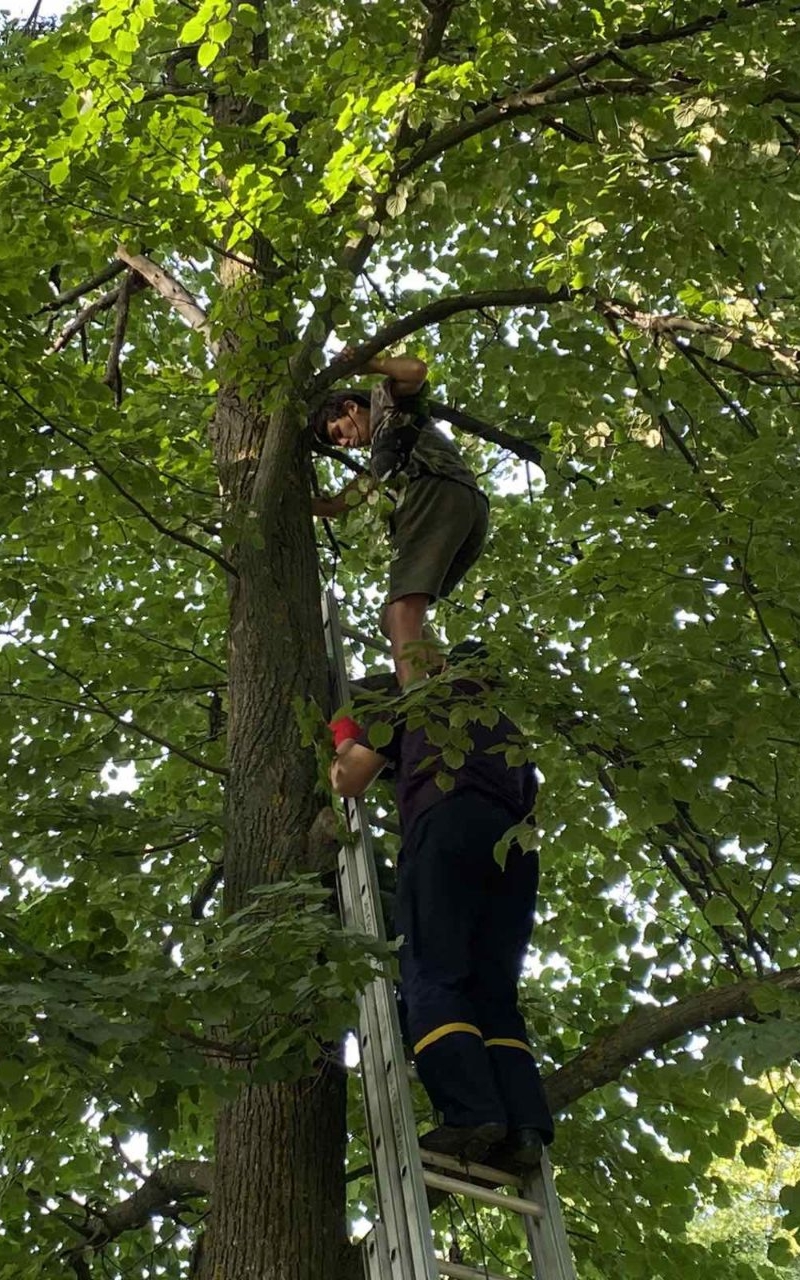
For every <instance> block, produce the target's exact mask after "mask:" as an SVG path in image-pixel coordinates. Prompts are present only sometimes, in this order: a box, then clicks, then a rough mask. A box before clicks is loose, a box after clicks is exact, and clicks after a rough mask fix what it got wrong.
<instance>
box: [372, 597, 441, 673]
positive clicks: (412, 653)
mask: <svg viewBox="0 0 800 1280" xmlns="http://www.w3.org/2000/svg"><path fill="white" fill-rule="evenodd" d="M430 599H431V598H430V596H428V595H421V594H419V593H417V594H415V595H410V596H401V597H400V599H399V600H392V602H391V604H387V605H386V607H385V608H384V610H383V615H382V617H381V630H382V631H383V634H384V635H385V636H387V637H388V639H389V643H390V644H391V646H392V657H393V658H394V668H395V671H396V672H397V681H398V684H399V685H400V687H401V688H402V689H404V688H405V687H406V685H407V684H410V683H411V682H412V681H413V680H419V679H420V678H421V677H422V676H423V675H424V674H425V671H426V670H427V665H428V664H427V662H426V660H425V653H424V651H423V649H422V641H423V639H424V638H426V637H424V635H423V628H424V623H425V614H426V612H427V609H428V605H429V604H430ZM409 645H410V646H411V648H410V649H408V650H407V646H409Z"/></svg>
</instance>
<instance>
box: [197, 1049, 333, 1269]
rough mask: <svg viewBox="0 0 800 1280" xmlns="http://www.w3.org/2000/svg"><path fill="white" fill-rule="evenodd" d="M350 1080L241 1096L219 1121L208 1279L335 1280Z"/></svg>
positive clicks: (323, 1078)
mask: <svg viewBox="0 0 800 1280" xmlns="http://www.w3.org/2000/svg"><path fill="white" fill-rule="evenodd" d="M343 1077H344V1073H343V1072H341V1071H339V1070H338V1069H337V1068H335V1067H334V1068H329V1069H328V1070H327V1071H326V1072H324V1073H322V1074H321V1075H319V1076H317V1077H316V1078H315V1079H307V1080H301V1081H300V1082H299V1083H297V1084H294V1085H284V1084H277V1085H272V1086H265V1085H261V1086H258V1087H254V1088H251V1089H246V1090H244V1091H243V1092H242V1093H241V1094H240V1096H239V1098H238V1099H237V1101H236V1102H235V1103H234V1104H233V1106H231V1107H229V1108H228V1110H227V1111H226V1112H225V1114H224V1115H223V1116H222V1118H221V1120H220V1124H219V1126H218V1136H217V1152H216V1178H215V1184H214V1196H213V1207H212V1215H211V1220H210V1224H209V1230H208V1236H207V1241H206V1246H205V1249H204V1255H203V1271H202V1273H201V1274H202V1276H203V1278H204V1280H205V1278H206V1277H207V1280H212V1278H213V1280H322V1278H323V1277H330V1278H331V1280H335V1278H336V1277H337V1275H339V1274H340V1272H341V1259H342V1257H343V1250H344V1248H345V1233H344V1226H345V1224H344V1161H343V1158H342V1157H343V1144H344V1140H345V1132H344V1107H343V1105H342V1101H343V1099H342V1095H343Z"/></svg>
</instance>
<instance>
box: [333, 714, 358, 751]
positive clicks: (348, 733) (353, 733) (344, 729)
mask: <svg viewBox="0 0 800 1280" xmlns="http://www.w3.org/2000/svg"><path fill="white" fill-rule="evenodd" d="M328 728H329V729H330V731H331V733H332V734H333V745H334V746H335V747H340V746H341V745H342V743H343V742H346V741H347V739H348V738H357V737H358V736H359V734H360V733H361V725H360V724H357V723H356V721H355V720H353V718H352V717H351V716H339V717H338V718H337V719H336V720H331V722H330V724H329V725H328Z"/></svg>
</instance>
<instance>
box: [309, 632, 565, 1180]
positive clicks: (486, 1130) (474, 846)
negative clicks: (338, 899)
mask: <svg viewBox="0 0 800 1280" xmlns="http://www.w3.org/2000/svg"><path fill="white" fill-rule="evenodd" d="M459 648H460V647H459ZM473 656H474V655H473ZM453 657H455V658H456V660H457V662H458V661H461V660H463V653H459V652H458V649H457V650H454V652H453V655H451V662H452V661H453ZM471 665H473V664H471ZM476 674H477V673H476ZM487 688H488V685H487V683H486V681H485V679H484V678H482V677H481V678H478V679H474V678H471V676H468V675H465V674H463V673H462V674H460V673H459V670H458V665H456V666H455V668H454V669H450V670H446V671H445V672H444V673H443V674H442V675H440V676H438V677H436V678H435V679H434V680H433V681H431V683H430V687H429V693H428V697H427V698H426V707H425V719H424V721H422V717H421V715H420V713H419V712H410V711H408V710H404V711H403V713H402V714H401V716H400V717H399V718H397V719H396V720H395V721H394V722H393V723H392V724H391V728H392V736H391V740H390V741H389V742H387V743H386V745H381V747H380V750H379V751H376V750H374V749H373V748H372V747H370V745H369V734H368V733H367V732H365V731H363V730H362V729H361V728H360V726H359V725H358V724H357V723H356V722H355V721H354V720H352V719H351V718H350V717H347V716H344V717H341V718H339V719H338V720H335V721H334V722H333V724H332V725H331V729H332V732H333V737H334V743H335V746H336V755H335V756H334V759H333V761H332V763H331V768H330V776H331V784H332V786H333V789H334V791H335V792H336V793H337V794H338V795H342V796H360V795H362V794H363V792H364V791H365V790H366V789H367V788H368V787H369V785H370V784H371V783H372V781H373V780H374V779H375V778H376V777H377V776H378V774H379V773H380V772H381V771H382V770H383V769H384V768H385V767H387V766H391V767H392V768H393V770H394V777H395V786H396V796H397V807H398V810H399V814H400V823H401V828H402V833H403V847H402V851H401V854H400V859H399V864H398V882H397V900H396V908H395V926H396V930H397V934H398V936H399V935H402V937H403V942H402V945H401V949H400V975H401V984H402V991H403V998H404V1001H405V1004H406V1008H407V1014H408V1033H409V1038H410V1041H411V1043H412V1045H413V1050H414V1057H415V1060H416V1064H417V1070H418V1072H419V1076H420V1079H421V1081H422V1083H423V1085H424V1086H425V1089H426V1091H427V1093H428V1095H429V1097H430V1099H431V1102H432V1103H433V1105H434V1107H435V1108H436V1109H437V1110H438V1111H440V1112H441V1113H442V1118H443V1122H442V1124H440V1125H439V1126H438V1128H436V1129H433V1130H432V1131H431V1132H430V1133H428V1134H425V1135H424V1136H423V1138H422V1139H421V1142H422V1145H423V1146H424V1147H426V1148H427V1149H429V1150H434V1151H440V1152H445V1153H447V1154H450V1155H458V1156H462V1157H464V1158H465V1159H471V1160H479V1159H481V1158H482V1157H483V1156H485V1154H486V1152H487V1151H488V1150H489V1148H490V1147H495V1151H494V1152H493V1155H492V1158H493V1159H495V1160H496V1159H499V1160H500V1161H501V1162H510V1163H512V1164H522V1165H531V1164H535V1163H536V1162H537V1161H538V1159H539V1157H540V1155H541V1150H542V1144H543V1143H549V1142H551V1141H552V1139H553V1121H552V1117H551V1115H550V1111H549V1108H548V1105H547V1100H546V1098H545V1094H544V1089H543V1087H542V1082H541V1078H540V1076H539V1071H538V1068H537V1066H536V1062H535V1060H534V1057H533V1051H532V1049H531V1046H530V1042H529V1040H528V1036H527V1032H526V1030H525V1023H524V1020H523V1018H522V1015H521V1013H520V1011H519V1009H518V1007H517V982H518V979H519V974H520V970H521V967H522V960H523V957H524V954H525V949H526V947H527V944H528V941H529V939H530V934H531V928H532V925H533V916H534V910H535V906H536V892H537V885H538V875H539V871H538V858H537V855H536V853H535V852H528V853H525V852H523V850H522V849H521V848H520V846H519V845H518V844H517V843H516V842H514V841H512V842H511V846H510V848H509V850H508V855H507V857H506V859H505V863H504V865H503V866H501V865H500V863H499V862H498V861H497V859H496V858H495V856H494V850H495V846H496V844H497V842H498V841H499V840H501V839H502V838H503V836H504V835H505V834H506V832H507V831H508V830H509V828H510V827H511V826H513V825H514V824H515V823H518V822H520V821H522V820H524V819H526V818H529V817H530V815H531V812H532V809H533V805H534V801H535V798H536V778H535V772H534V768H533V765H531V764H530V763H527V762H526V763H524V764H514V765H511V764H509V763H507V760H506V755H505V752H507V751H509V750H510V749H511V748H513V747H514V746H516V747H517V748H519V745H520V743H521V742H522V735H521V734H520V731H519V730H518V729H517V727H516V726H515V725H514V724H513V722H512V721H511V720H510V719H509V718H508V717H507V716H506V715H504V714H503V713H502V712H498V713H497V714H496V717H493V716H492V715H488V716H485V717H484V720H494V722H493V723H492V724H487V723H481V721H479V720H477V719H474V720H472V722H471V723H470V724H469V725H468V726H467V727H466V729H465V731H464V733H465V735H466V737H467V738H468V741H465V740H464V739H463V738H462V739H461V743H460V746H461V747H463V750H459V749H456V750H457V753H458V755H460V757H461V758H460V763H459V764H458V767H453V768H448V766H447V764H446V763H445V760H444V756H443V748H442V746H441V745H437V743H438V744H441V742H442V739H443V732H442V731H443V730H444V731H446V729H447V726H448V725H449V723H450V714H451V712H452V710H453V708H454V706H456V705H459V704H460V705H462V706H463V705H464V703H465V700H468V701H469V702H471V703H472V705H475V703H476V699H478V698H479V697H480V696H481V695H482V694H485V693H486V691H487ZM421 721H422V722H421ZM450 758H451V760H452V759H453V756H452V755H451V757H450ZM442 775H444V778H443V777H442ZM442 783H444V786H443V785H442Z"/></svg>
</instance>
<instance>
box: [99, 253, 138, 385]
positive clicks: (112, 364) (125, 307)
mask: <svg viewBox="0 0 800 1280" xmlns="http://www.w3.org/2000/svg"><path fill="white" fill-rule="evenodd" d="M136 278H137V277H136V276H135V275H134V274H133V272H131V271H129V272H128V274H127V276H126V277H125V279H124V280H123V282H122V285H121V286H120V290H119V296H118V297H117V314H116V319H115V321H114V334H113V337H112V339H111V346H110V347H109V349H108V360H107V361H106V371H105V374H104V375H103V382H104V383H105V384H106V386H108V387H110V388H111V390H112V391H113V392H114V402H115V404H116V406H117V408H119V406H120V405H121V404H122V371H121V369H120V365H119V361H120V355H121V354H122V346H123V343H124V342H125V331H126V329H127V327H128V311H129V309H130V304H131V294H132V293H134V292H135V288H134V283H135V281H136Z"/></svg>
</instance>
